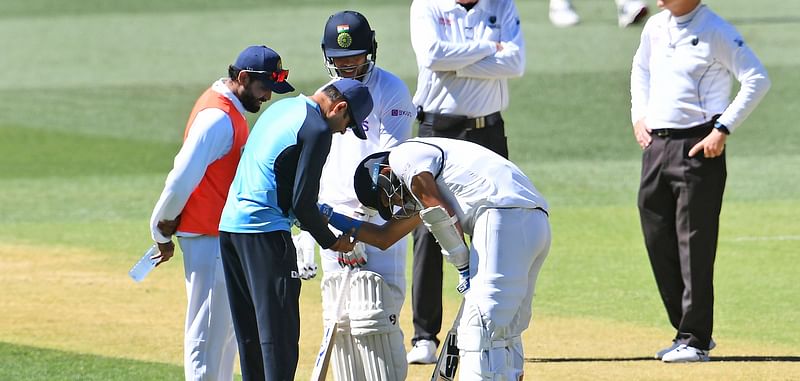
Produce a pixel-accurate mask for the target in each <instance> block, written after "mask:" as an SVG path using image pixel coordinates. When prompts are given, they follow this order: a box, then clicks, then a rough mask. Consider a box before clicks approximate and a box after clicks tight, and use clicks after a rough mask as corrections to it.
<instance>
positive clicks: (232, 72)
mask: <svg viewBox="0 0 800 381" xmlns="http://www.w3.org/2000/svg"><path fill="white" fill-rule="evenodd" d="M240 71H242V69H239V68H237V67H235V66H233V65H228V78H230V79H232V80H234V81H235V80H236V78H239V72H240Z"/></svg>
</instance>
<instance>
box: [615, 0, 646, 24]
mask: <svg viewBox="0 0 800 381" xmlns="http://www.w3.org/2000/svg"><path fill="white" fill-rule="evenodd" d="M645 16H647V4H645V3H644V1H641V0H628V1H626V2H624V3H623V4H622V5H620V6H619V7H617V21H619V27H620V28H625V27H628V26H631V25H633V24H637V23H639V22H641V21H644V19H645Z"/></svg>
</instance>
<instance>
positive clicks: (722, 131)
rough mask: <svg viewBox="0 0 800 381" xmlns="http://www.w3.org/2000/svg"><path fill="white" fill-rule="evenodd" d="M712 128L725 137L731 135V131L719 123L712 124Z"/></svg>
mask: <svg viewBox="0 0 800 381" xmlns="http://www.w3.org/2000/svg"><path fill="white" fill-rule="evenodd" d="M714 128H716V129H717V130H718V131H719V132H721V133H723V134H725V135H730V134H731V131H730V130H729V129H728V127H725V125H724V124H722V123H720V122H714Z"/></svg>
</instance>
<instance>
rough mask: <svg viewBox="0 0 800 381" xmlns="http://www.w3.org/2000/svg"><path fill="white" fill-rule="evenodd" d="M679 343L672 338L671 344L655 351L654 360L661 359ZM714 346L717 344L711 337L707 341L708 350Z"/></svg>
mask: <svg viewBox="0 0 800 381" xmlns="http://www.w3.org/2000/svg"><path fill="white" fill-rule="evenodd" d="M680 345H681V344H680V343H679V342H678V341H677V340H672V345H670V346H668V347H666V348H664V349H662V350H660V351H658V352H656V355H655V358H656V360H661V359H662V358H664V355H665V354H667V353H669V352H672V350H674V349H675V348H677V347H678V346H680ZM716 346H717V343H716V342H714V339H711V341H710V342H709V343H708V350H709V351H710V350H712V349H714V348H715V347H716Z"/></svg>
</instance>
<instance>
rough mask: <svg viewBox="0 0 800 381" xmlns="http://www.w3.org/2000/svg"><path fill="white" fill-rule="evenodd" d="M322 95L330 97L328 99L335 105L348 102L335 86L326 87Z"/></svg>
mask: <svg viewBox="0 0 800 381" xmlns="http://www.w3.org/2000/svg"><path fill="white" fill-rule="evenodd" d="M322 93H323V94H325V96H326V97H328V99H330V100H331V102H333V103H336V102H340V101H345V102H346V101H347V99H345V98H344V95H342V93H341V92H340V91H339V89H337V88H336V86H334V85H333V84H330V85H328V86H325V88H324V89H322Z"/></svg>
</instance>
